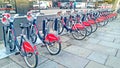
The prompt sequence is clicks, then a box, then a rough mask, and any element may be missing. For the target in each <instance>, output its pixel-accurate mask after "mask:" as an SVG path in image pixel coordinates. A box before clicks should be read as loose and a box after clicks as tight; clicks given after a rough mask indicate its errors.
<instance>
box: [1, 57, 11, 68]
mask: <svg viewBox="0 0 120 68" xmlns="http://www.w3.org/2000/svg"><path fill="white" fill-rule="evenodd" d="M12 62H13V61H12V60H11V59H10V58H9V57H6V58H3V59H0V67H4V66H6V65H8V64H10V63H12Z"/></svg>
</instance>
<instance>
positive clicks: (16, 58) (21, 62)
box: [10, 55, 48, 68]
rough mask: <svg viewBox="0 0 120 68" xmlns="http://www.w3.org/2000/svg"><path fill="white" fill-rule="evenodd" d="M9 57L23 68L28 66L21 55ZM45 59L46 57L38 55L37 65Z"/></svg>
mask: <svg viewBox="0 0 120 68" xmlns="http://www.w3.org/2000/svg"><path fill="white" fill-rule="evenodd" d="M10 58H11V59H12V60H13V61H14V62H15V63H17V64H19V65H21V66H22V67H24V68H28V66H27V65H26V63H25V61H24V59H23V57H21V56H20V55H16V56H15V55H13V56H10ZM46 60H48V58H45V57H43V56H40V55H38V65H40V64H41V63H43V62H45V61H46Z"/></svg>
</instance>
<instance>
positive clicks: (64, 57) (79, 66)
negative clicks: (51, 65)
mask: <svg viewBox="0 0 120 68" xmlns="http://www.w3.org/2000/svg"><path fill="white" fill-rule="evenodd" d="M45 56H46V57H48V58H49V59H50V60H53V61H55V62H57V63H59V64H61V65H63V66H65V67H68V68H84V67H85V66H86V64H87V63H88V62H89V60H87V59H84V58H82V57H79V56H76V55H73V54H70V53H68V52H65V51H62V53H60V54H58V55H54V56H52V55H47V54H46V55H45Z"/></svg>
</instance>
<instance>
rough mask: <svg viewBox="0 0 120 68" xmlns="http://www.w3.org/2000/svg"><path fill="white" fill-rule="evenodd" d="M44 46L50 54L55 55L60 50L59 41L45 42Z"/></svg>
mask: <svg viewBox="0 0 120 68" xmlns="http://www.w3.org/2000/svg"><path fill="white" fill-rule="evenodd" d="M46 48H47V50H48V51H49V53H50V54H51V55H57V54H59V52H60V51H61V43H60V42H52V43H47V44H46Z"/></svg>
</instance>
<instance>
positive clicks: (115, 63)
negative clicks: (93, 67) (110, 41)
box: [105, 56, 120, 68]
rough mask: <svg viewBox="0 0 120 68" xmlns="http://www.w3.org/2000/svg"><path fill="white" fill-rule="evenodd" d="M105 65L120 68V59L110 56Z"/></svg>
mask: <svg viewBox="0 0 120 68" xmlns="http://www.w3.org/2000/svg"><path fill="white" fill-rule="evenodd" d="M105 65H107V66H111V67H113V68H120V58H117V57H113V56H109V57H108V60H107V62H106V64H105Z"/></svg>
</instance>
